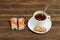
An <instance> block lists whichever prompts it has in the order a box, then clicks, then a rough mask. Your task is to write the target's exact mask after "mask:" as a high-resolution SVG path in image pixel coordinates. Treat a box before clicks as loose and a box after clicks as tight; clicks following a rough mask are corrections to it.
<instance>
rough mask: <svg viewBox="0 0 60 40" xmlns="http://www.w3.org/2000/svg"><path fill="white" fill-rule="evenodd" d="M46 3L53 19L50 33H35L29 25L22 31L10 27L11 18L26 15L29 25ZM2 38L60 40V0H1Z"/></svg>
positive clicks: (0, 33) (5, 39) (2, 39)
mask: <svg viewBox="0 0 60 40" xmlns="http://www.w3.org/2000/svg"><path fill="white" fill-rule="evenodd" d="M46 4H49V5H50V7H49V8H48V9H47V11H46V12H47V14H48V15H50V16H51V20H52V28H51V30H50V31H49V32H48V33H46V34H43V35H40V34H36V33H33V32H32V31H31V30H29V28H28V26H26V28H25V29H24V30H22V31H12V30H11V29H10V27H11V26H10V19H11V18H13V17H16V18H20V17H24V18H25V19H26V21H25V23H26V25H27V23H28V20H29V19H30V18H31V17H32V16H33V14H34V12H35V11H37V10H44V8H45V6H46ZM0 40H60V0H0Z"/></svg>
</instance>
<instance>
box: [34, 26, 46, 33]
mask: <svg viewBox="0 0 60 40" xmlns="http://www.w3.org/2000/svg"><path fill="white" fill-rule="evenodd" d="M34 31H38V32H45V31H46V28H45V27H40V26H36V27H34Z"/></svg>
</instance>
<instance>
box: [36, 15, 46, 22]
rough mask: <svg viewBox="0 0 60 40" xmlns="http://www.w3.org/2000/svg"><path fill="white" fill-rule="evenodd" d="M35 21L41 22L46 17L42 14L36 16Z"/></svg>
mask: <svg viewBox="0 0 60 40" xmlns="http://www.w3.org/2000/svg"><path fill="white" fill-rule="evenodd" d="M35 19H37V20H39V21H42V20H45V19H46V16H45V15H44V14H36V15H35Z"/></svg>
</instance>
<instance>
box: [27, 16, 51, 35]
mask: <svg viewBox="0 0 60 40" xmlns="http://www.w3.org/2000/svg"><path fill="white" fill-rule="evenodd" d="M51 26H52V22H51V20H48V21H47V25H46V31H45V32H37V31H34V27H35V25H34V21H33V17H31V18H30V19H29V21H28V28H29V29H30V30H31V31H33V32H35V33H38V34H43V33H46V32H48V31H49V30H50V28H51Z"/></svg>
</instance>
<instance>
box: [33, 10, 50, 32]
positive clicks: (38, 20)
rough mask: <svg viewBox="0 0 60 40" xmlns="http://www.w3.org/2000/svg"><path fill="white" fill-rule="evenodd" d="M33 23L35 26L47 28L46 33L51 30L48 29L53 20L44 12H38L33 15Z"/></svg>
mask: <svg viewBox="0 0 60 40" xmlns="http://www.w3.org/2000/svg"><path fill="white" fill-rule="evenodd" d="M33 21H34V25H35V26H41V27H45V28H46V29H47V30H46V32H47V31H48V30H49V29H50V28H51V27H48V26H49V25H50V24H49V23H50V21H51V18H50V16H49V15H48V14H47V13H46V12H44V11H36V12H35V13H34V14H33Z"/></svg>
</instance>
